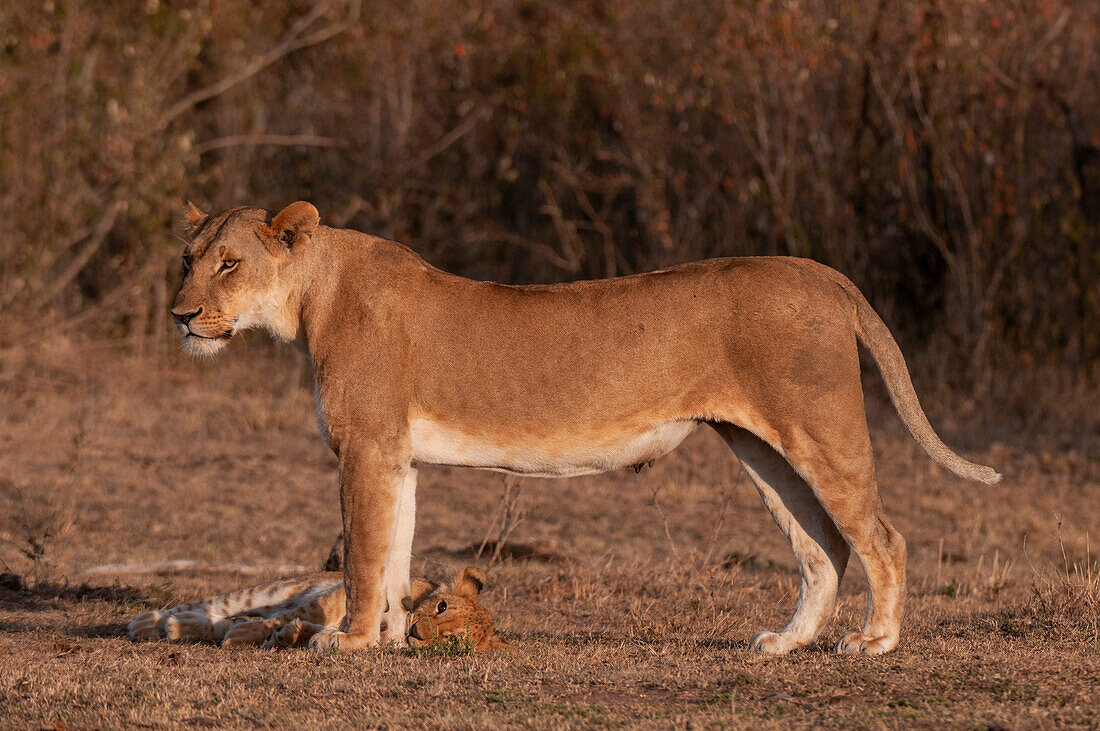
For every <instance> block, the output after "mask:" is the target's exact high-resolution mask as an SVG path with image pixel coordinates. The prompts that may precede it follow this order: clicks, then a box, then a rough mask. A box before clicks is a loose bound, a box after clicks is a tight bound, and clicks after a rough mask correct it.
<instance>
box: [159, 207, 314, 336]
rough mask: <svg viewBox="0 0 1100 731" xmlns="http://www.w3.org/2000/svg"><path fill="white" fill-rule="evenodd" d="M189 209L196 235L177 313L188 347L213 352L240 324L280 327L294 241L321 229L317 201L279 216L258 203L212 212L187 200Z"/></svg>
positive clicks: (192, 234)
mask: <svg viewBox="0 0 1100 731" xmlns="http://www.w3.org/2000/svg"><path fill="white" fill-rule="evenodd" d="M183 213H184V221H185V226H186V228H187V231H188V234H189V238H190V241H189V243H188V244H187V248H186V249H185V250H184V252H183V281H182V283H181V284H180V289H179V293H178V294H177V295H176V301H175V302H174V303H173V304H172V317H173V318H174V320H175V322H176V328H177V329H178V330H179V332H180V335H182V336H183V343H184V347H185V348H187V350H188V351H189V352H190V353H191V354H192V355H213V354H214V353H216V352H218V351H219V350H221V349H222V348H223V347H225V345H226V343H228V342H229V339H230V338H232V337H233V335H234V334H236V333H237V332H238V331H240V330H246V329H248V328H253V327H267V328H270V329H272V331H274V332H278V331H279V322H277V320H278V319H279V312H280V308H281V307H282V306H283V305H284V304H285V302H286V300H287V296H288V294H289V293H290V291H291V287H292V281H291V277H290V276H288V270H289V269H290V265H291V264H292V263H293V261H294V258H295V249H296V248H297V247H300V246H302V245H303V244H305V243H306V242H308V240H309V238H310V237H311V236H312V235H313V233H314V231H315V230H316V229H317V224H318V222H319V220H320V218H319V216H318V214H317V209H316V208H314V207H313V206H312V205H311V204H309V203H306V202H305V201H298V202H297V203H291V204H290V205H289V206H287V207H286V208H284V209H283V210H282V211H280V212H279V213H278V214H276V215H275V216H271V215H270V214H269V213H267V212H266V211H264V210H261V209H259V208H234V209H231V210H229V211H225V212H224V213H219V214H217V215H215V216H208V215H207V214H205V213H203V212H202V211H201V210H199V209H198V208H196V207H195V206H194V205H193V204H191V203H188V204H187V206H186V207H185V208H184V212H183ZM286 336H287V337H292V336H293V333H286Z"/></svg>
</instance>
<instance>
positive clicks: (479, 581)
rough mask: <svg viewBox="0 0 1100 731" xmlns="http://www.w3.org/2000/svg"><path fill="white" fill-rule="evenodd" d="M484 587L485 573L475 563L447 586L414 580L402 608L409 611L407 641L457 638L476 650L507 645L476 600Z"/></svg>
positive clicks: (422, 643)
mask: <svg viewBox="0 0 1100 731" xmlns="http://www.w3.org/2000/svg"><path fill="white" fill-rule="evenodd" d="M484 586H485V572H484V571H482V570H481V569H479V568H476V567H474V566H468V567H466V568H464V569H462V572H461V573H459V575H458V578H456V579H455V582H454V584H452V585H451V586H450V588H446V587H440V586H439V585H437V584H435V583H434V582H430V581H427V580H425V579H414V580H413V586H412V596H411V597H410V598H408V599H406V600H405V601H406V605H405V609H406V610H408V611H411V612H412V613H411V615H410V616H409V630H408V637H407V639H408V642H409V644H410V645H411V646H413V647H424V646H427V645H433V644H438V643H440V642H442V641H444V640H446V639H447V638H448V637H458V638H459V639H464V640H467V641H468V642H469V643H470V646H471V647H472V648H473V649H474V650H477V651H479V652H480V651H484V650H502V649H506V648H508V647H509V646H510V645H508V643H506V642H504V641H503V640H502V639H500V638H499V637H497V633H496V630H495V629H494V628H493V616H492V615H491V614H489V612H488V610H487V609H485V608H484V607H483V606H481V602H480V601H479V598H478V597H479V595H480V594H481V590H482V588H484Z"/></svg>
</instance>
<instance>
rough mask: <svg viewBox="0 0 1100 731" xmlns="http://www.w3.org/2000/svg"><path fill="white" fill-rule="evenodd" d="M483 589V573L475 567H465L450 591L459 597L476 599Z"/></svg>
mask: <svg viewBox="0 0 1100 731" xmlns="http://www.w3.org/2000/svg"><path fill="white" fill-rule="evenodd" d="M484 588H485V572H484V571H482V570H481V569H479V568H477V567H476V566H467V567H466V568H464V569H462V573H460V574H459V575H458V578H457V579H455V585H454V588H453V589H451V591H453V592H454V593H455V594H458V595H459V596H468V597H471V598H473V597H476V596H477V595H478V594H480V593H481V590H482V589H484Z"/></svg>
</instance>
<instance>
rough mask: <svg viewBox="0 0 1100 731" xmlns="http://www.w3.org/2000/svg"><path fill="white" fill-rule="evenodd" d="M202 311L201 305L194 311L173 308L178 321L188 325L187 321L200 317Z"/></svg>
mask: <svg viewBox="0 0 1100 731" xmlns="http://www.w3.org/2000/svg"><path fill="white" fill-rule="evenodd" d="M201 312H202V308H201V307H200V308H199V309H197V310H195V311H194V312H176V311H175V310H173V311H172V317H173V318H175V320H176V322H178V323H179V324H181V325H186V324H187V323H189V322H191V320H193V319H195V318H196V317H198V316H199V314H200V313H201Z"/></svg>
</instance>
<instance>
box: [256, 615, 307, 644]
mask: <svg viewBox="0 0 1100 731" xmlns="http://www.w3.org/2000/svg"><path fill="white" fill-rule="evenodd" d="M301 638H302V620H300V619H296V620H294V621H293V622H288V623H286V624H284V625H283V626H282V627H280V628H279V629H277V630H275V631H274V632H272V633H271V634H269V635H268V636H267V639H266V640H264V644H263V648H264V649H265V650H272V649H274V648H276V647H294V646H295V645H296V644H298V640H300V639H301Z"/></svg>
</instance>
